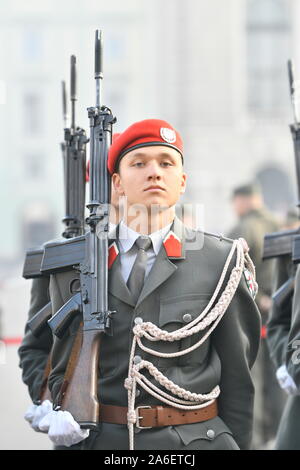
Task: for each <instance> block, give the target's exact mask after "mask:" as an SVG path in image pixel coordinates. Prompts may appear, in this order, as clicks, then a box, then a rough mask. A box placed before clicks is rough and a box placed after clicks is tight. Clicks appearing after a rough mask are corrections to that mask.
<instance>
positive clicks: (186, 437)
mask: <svg viewBox="0 0 300 470" xmlns="http://www.w3.org/2000/svg"><path fill="white" fill-rule="evenodd" d="M174 429H175V431H176V432H177V434H178V435H179V437H180V439H181V441H182V443H183V445H184V446H185V448H186V449H188V448H190V449H200V450H201V449H203V450H206V449H207V450H209V449H211V448H214V449H216V450H217V449H218V450H229V449H232V450H234V449H235V450H238V445H237V443H236V442H235V440H234V438H233V435H232V432H231V430H230V429H229V428H228V426H227V425H226V424H225V423H224V421H223V420H222V419H221V418H220V417H219V416H216V417H215V418H213V419H210V420H208V421H204V422H202V423H193V424H182V425H180V426H174Z"/></svg>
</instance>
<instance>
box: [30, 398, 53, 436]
mask: <svg viewBox="0 0 300 470" xmlns="http://www.w3.org/2000/svg"><path fill="white" fill-rule="evenodd" d="M50 411H52V403H51V402H50V401H49V400H44V401H43V403H42V404H41V405H39V406H38V407H37V408H36V410H35V413H34V417H33V420H32V422H31V427H32V428H33V429H34V430H35V431H38V432H40V431H41V430H40V428H39V423H40V421H41V420H42V419H43V418H44V416H46V415H47V414H49V413H50Z"/></svg>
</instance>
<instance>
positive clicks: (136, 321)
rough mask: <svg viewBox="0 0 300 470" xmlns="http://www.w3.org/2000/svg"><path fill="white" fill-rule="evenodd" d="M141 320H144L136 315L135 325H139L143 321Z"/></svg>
mask: <svg viewBox="0 0 300 470" xmlns="http://www.w3.org/2000/svg"><path fill="white" fill-rule="evenodd" d="M143 321H144V320H143V319H142V318H141V317H136V318H135V319H134V323H135V324H136V325H141V323H143Z"/></svg>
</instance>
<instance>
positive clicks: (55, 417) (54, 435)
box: [39, 410, 90, 447]
mask: <svg viewBox="0 0 300 470" xmlns="http://www.w3.org/2000/svg"><path fill="white" fill-rule="evenodd" d="M39 428H40V430H41V431H43V432H47V431H48V436H49V438H50V439H51V441H52V442H53V443H54V444H55V445H57V446H66V447H70V446H72V445H74V444H77V443H78V442H81V441H83V440H84V439H86V438H87V437H88V436H89V433H90V431H89V429H81V428H80V426H79V424H78V423H77V422H76V421H75V420H74V418H73V416H72V415H71V413H69V412H68V411H61V410H59V411H54V410H52V411H51V412H50V413H48V414H47V415H46V416H45V417H44V418H43V419H42V420H41V421H40V424H39Z"/></svg>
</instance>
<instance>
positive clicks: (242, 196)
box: [228, 183, 285, 448]
mask: <svg viewBox="0 0 300 470" xmlns="http://www.w3.org/2000/svg"><path fill="white" fill-rule="evenodd" d="M232 204H233V208H234V211H235V213H236V215H237V216H238V218H239V220H238V222H237V225H236V226H235V227H234V228H233V229H232V230H231V231H230V232H229V234H228V236H229V237H230V238H238V237H243V238H245V240H246V241H247V243H248V245H249V248H250V255H251V258H252V260H253V263H254V265H255V268H256V278H257V283H258V286H259V288H258V293H257V296H256V299H255V301H256V303H257V305H258V308H259V310H260V313H261V316H262V330H261V344H260V349H259V353H258V358H257V361H256V363H255V366H254V367H253V371H252V374H253V380H254V384H255V389H256V395H255V404H254V435H253V446H254V448H262V447H268V446H270V445H272V444H273V440H274V437H275V435H276V432H277V427H278V423H279V420H280V416H281V413H282V409H283V406H284V399H285V397H284V394H283V393H282V391H281V389H280V387H279V385H278V383H277V380H276V376H275V370H274V365H273V364H272V361H271V360H270V357H269V350H268V346H267V343H266V324H267V320H268V314H269V311H270V308H271V305H272V299H271V289H272V286H271V284H272V272H273V268H274V265H273V262H272V260H271V261H270V260H268V261H262V252H263V240H264V235H265V234H266V233H268V232H274V231H276V230H278V223H277V221H276V220H275V219H274V217H273V216H272V215H271V214H270V213H269V212H268V211H267V210H266V208H265V207H264V204H263V198H262V194H261V190H260V188H259V186H258V185H257V184H254V183H252V184H245V185H243V186H240V187H237V188H236V189H235V190H234V191H233V195H232Z"/></svg>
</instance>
